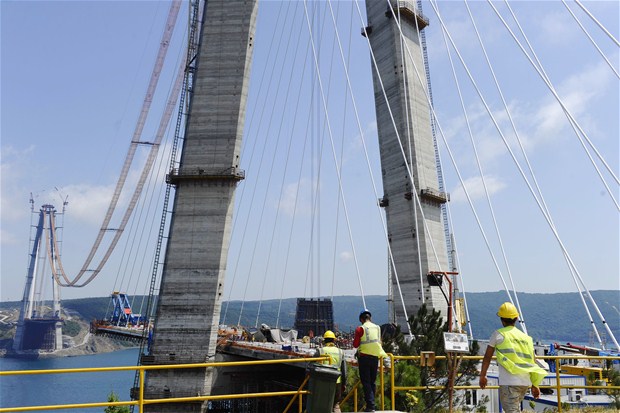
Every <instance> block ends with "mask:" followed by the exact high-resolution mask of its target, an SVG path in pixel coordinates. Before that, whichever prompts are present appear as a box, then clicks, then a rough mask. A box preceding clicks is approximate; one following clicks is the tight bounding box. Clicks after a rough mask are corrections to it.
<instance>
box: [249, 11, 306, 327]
mask: <svg viewBox="0 0 620 413" xmlns="http://www.w3.org/2000/svg"><path fill="white" fill-rule="evenodd" d="M286 20H287V21H288V20H290V21H291V25H292V24H293V23H294V21H293V20H292V19H286ZM282 37H283V36H282ZM290 43H291V37H290V36H289V37H288V39H287V42H286V46H285V49H284V56H283V60H286V58H287V56H288V53H289V46H290ZM280 69H281V72H280V73H281V74H282V72H283V71H284V66H282V67H281V68H280ZM290 75H291V77H292V75H293V72H292V71H291V73H290ZM281 84H282V83H281V82H277V85H276V91H275V94H274V100H275V101H277V100H278V97H279V96H280V86H281ZM287 96H288V94H287ZM271 109H272V110H271V114H270V115H269V119H268V121H267V132H266V133H265V136H269V131H270V130H271V125H272V123H273V116H274V113H275V112H276V110H275V107H272V108H271ZM279 143H280V136H278V139H277V141H276V145H275V148H274V152H273V157H274V158H275V154H276V153H277V148H278V146H279ZM266 149H267V145H263V148H262V151H261V154H260V160H259V169H258V172H257V176H261V173H260V171H261V170H262V167H263V164H264V162H263V159H264V157H265V152H266ZM274 158H272V161H271V162H270V169H269V173H268V174H267V186H266V189H265V192H264V196H263V200H262V205H261V209H260V214H259V219H258V228H257V230H256V238H255V242H254V245H253V248H252V255H251V257H250V264H249V268H248V278H247V281H246V284H245V288H244V291H243V297H242V299H241V309H240V311H239V320H238V322H237V324H238V325H241V317H242V315H243V309H244V306H245V300H246V297H247V291H248V286H249V285H250V282H249V281H250V276H251V274H252V269H253V266H254V259H255V257H256V250H257V246H258V242H257V241H256V239H258V237H259V236H260V233H261V229H262V226H263V224H264V220H263V216H264V213H265V207H266V205H267V194H268V193H269V188H270V186H271V178H272V176H273V167H274V164H275V162H274ZM256 187H257V186H255V187H254V188H253V192H252V203H251V204H250V205H254V202H253V201H254V194H255V193H256ZM248 219H249V215H248ZM240 255H241V254H240ZM263 288H264V284H263ZM259 305H260V304H259Z"/></svg>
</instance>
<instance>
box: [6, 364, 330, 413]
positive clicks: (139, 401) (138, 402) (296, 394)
mask: <svg viewBox="0 0 620 413" xmlns="http://www.w3.org/2000/svg"><path fill="white" fill-rule="evenodd" d="M329 360H330V358H329V357H328V356H321V357H306V358H297V359H279V360H257V361H234V362H212V363H195V364H175V365H157V366H123V367H96V368H95V367H93V368H75V369H56V370H13V371H0V377H3V376H18V375H34V374H65V373H101V372H110V371H127V370H136V371H137V372H138V377H139V380H138V384H139V388H138V397H137V398H136V399H135V400H130V401H117V402H98V403H76V404H62V405H45V406H23V407H0V412H31V411H39V410H55V409H80V408H81V409H90V408H95V407H107V406H138V409H139V410H138V411H139V412H140V413H142V412H143V411H144V406H145V405H148V404H160V403H175V402H176V403H179V402H201V401H209V400H233V399H254V398H259V397H282V396H293V401H292V402H291V403H290V404H291V405H292V404H293V402H294V401H295V400H297V401H298V403H299V405H298V412H299V413H301V412H302V396H303V395H304V394H308V391H307V390H302V388H303V386H304V385H305V381H304V383H303V384H302V386H300V388H299V389H297V390H290V391H278V392H261V393H236V394H221V395H207V396H194V397H170V398H164V399H146V398H145V397H144V376H145V374H144V373H145V371H147V370H164V369H189V368H197V367H205V368H207V367H208V368H215V367H231V366H258V365H265V364H283V363H309V362H323V361H329Z"/></svg>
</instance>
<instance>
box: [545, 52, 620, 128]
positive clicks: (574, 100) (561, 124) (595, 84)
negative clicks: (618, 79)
mask: <svg viewBox="0 0 620 413" xmlns="http://www.w3.org/2000/svg"><path fill="white" fill-rule="evenodd" d="M611 80H612V74H611V72H610V69H609V67H608V66H607V64H606V63H605V62H602V63H599V64H598V65H595V66H589V67H588V68H586V70H584V71H583V72H581V73H576V74H574V75H572V76H570V77H569V78H567V79H566V80H565V81H564V82H562V84H561V85H560V86H559V87H558V88H557V90H558V95H559V96H560V98H561V99H562V102H563V103H564V105H565V106H566V107H567V108H568V110H569V111H570V113H571V114H572V115H573V117H575V118H576V119H577V122H578V123H580V124H581V125H583V124H584V123H587V122H588V121H589V117H588V111H589V110H590V107H591V103H592V102H593V101H594V99H595V98H596V96H598V95H599V94H601V93H602V92H604V91H605V89H606V88H607V87H609V84H610V83H611ZM533 119H534V125H535V129H536V137H537V138H538V140H545V139H549V138H550V137H552V138H559V137H562V136H565V134H566V131H567V130H568V128H570V124H569V122H568V119H567V117H566V115H565V114H564V111H563V110H562V108H561V106H560V104H559V103H558V102H557V100H556V99H555V98H553V97H551V98H548V99H546V102H543V103H541V107H540V109H539V110H538V111H536V113H535V114H534V115H533ZM571 133H572V132H571Z"/></svg>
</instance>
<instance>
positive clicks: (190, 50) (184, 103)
mask: <svg viewBox="0 0 620 413" xmlns="http://www.w3.org/2000/svg"><path fill="white" fill-rule="evenodd" d="M200 10H201V8H200V0H191V2H190V10H189V14H190V16H189V22H190V23H189V34H188V42H187V44H188V46H187V66H186V68H185V76H184V78H183V87H182V89H181V96H180V98H179V109H178V112H177V121H176V126H175V130H174V140H173V144H172V149H171V153H170V165H169V168H168V169H169V170H173V169H174V168H175V166H177V164H178V162H179V160H178V159H177V157H178V155H177V154H178V148H179V145H180V142H181V140H182V139H183V137H182V136H181V133H182V132H181V131H182V128H183V126H184V124H185V123H184V120H185V119H186V115H187V112H186V111H185V109H186V108H187V107H188V106H189V102H190V101H191V95H192V85H193V79H194V72H195V68H196V59H195V57H196V55H197V54H198V43H199V42H198V40H199V37H198V36H199V34H200V27H199V22H200ZM172 187H173V185H172V184H171V183H167V184H166V191H165V194H164V204H163V208H162V216H161V220H160V224H159V233H158V235H157V245H156V249H155V257H154V259H153V270H152V272H151V282H150V285H149V295H148V300H147V305H146V311H145V313H144V314H146V316H147V317H148V325H149V328H145V329H144V332H143V335H142V340H141V341H140V351H139V353H138V354H139V355H138V357H139V358H138V365H141V364H142V356H143V355H144V354H145V350H146V351H147V352H148V344H149V342H148V341H149V340H148V335H149V333H150V330H151V329H150V325H151V312H152V311H153V307H154V305H153V304H154V300H155V287H156V282H157V275H158V274H159V268H160V264H161V263H160V257H161V252H162V248H163V246H164V240H165V239H166V226H167V222H168V219H167V218H168V214H169V213H170V211H169V210H168V208H169V204H170V192H171V190H172ZM139 381H140V376H139V374H138V371H136V375H135V378H134V384H133V389H136V388H138V386H139V385H140V383H139ZM133 407H134V406H131V408H132V412H133Z"/></svg>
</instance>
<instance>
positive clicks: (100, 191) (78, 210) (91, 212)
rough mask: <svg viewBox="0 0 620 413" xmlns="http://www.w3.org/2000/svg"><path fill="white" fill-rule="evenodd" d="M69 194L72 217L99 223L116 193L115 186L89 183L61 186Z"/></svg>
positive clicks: (84, 221)
mask: <svg viewBox="0 0 620 413" xmlns="http://www.w3.org/2000/svg"><path fill="white" fill-rule="evenodd" d="M60 190H61V191H62V193H63V194H66V195H67V196H68V202H69V205H68V207H67V209H68V210H69V211H70V214H71V217H72V218H74V219H76V220H78V221H81V222H83V223H87V224H89V225H93V226H95V225H98V224H100V223H101V221H102V220H103V217H104V216H105V213H106V210H107V208H108V205H109V203H110V199H112V194H113V193H114V186H112V185H109V186H93V185H87V184H75V185H68V186H66V187H63V188H60Z"/></svg>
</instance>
